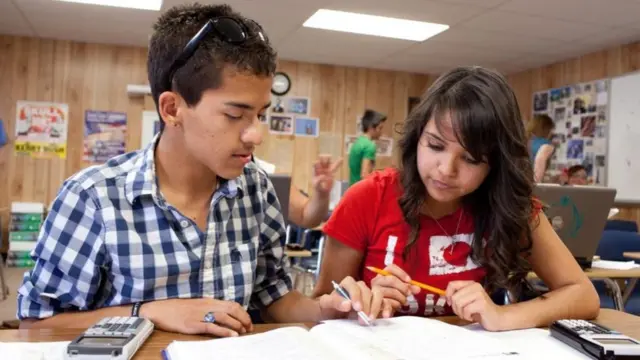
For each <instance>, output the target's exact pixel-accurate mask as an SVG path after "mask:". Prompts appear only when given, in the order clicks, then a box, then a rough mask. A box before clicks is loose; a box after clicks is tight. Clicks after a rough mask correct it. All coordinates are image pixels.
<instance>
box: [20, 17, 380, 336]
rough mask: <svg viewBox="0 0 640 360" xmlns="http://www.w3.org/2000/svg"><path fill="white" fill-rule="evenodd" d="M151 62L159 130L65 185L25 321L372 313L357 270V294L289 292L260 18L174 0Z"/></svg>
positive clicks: (272, 59) (211, 325) (188, 325)
mask: <svg viewBox="0 0 640 360" xmlns="http://www.w3.org/2000/svg"><path fill="white" fill-rule="evenodd" d="M147 66H148V77H149V83H150V86H151V92H152V95H153V99H154V101H155V104H156V107H157V111H158V113H159V115H160V117H161V119H162V128H161V131H160V134H159V135H158V136H156V138H155V139H154V141H153V142H152V144H150V145H149V146H148V147H146V148H145V149H143V150H140V151H135V152H132V153H128V154H125V155H122V156H118V157H115V158H113V159H111V160H109V161H108V162H107V163H106V164H104V165H100V166H94V167H90V168H87V169H85V170H83V171H80V172H79V173H77V174H75V175H74V176H72V177H71V178H69V179H67V180H66V181H65V182H64V184H63V185H62V187H61V189H60V191H59V192H58V194H57V196H56V198H55V200H54V201H53V204H52V208H51V212H50V213H49V214H48V216H47V218H46V220H45V223H44V225H43V228H42V231H41V233H40V236H39V239H38V243H37V245H36V248H35V250H34V252H33V256H34V259H35V261H36V265H35V267H34V268H33V269H32V270H31V271H29V272H27V273H26V274H25V276H24V279H23V284H22V286H21V288H20V289H19V291H18V312H17V315H18V318H19V319H21V320H22V324H21V325H22V326H23V327H40V328H66V327H89V326H91V325H92V324H93V323H95V322H97V321H98V320H100V319H101V318H103V317H107V316H131V315H132V316H142V317H146V318H148V319H150V320H151V321H152V322H154V323H155V325H156V327H157V328H159V329H161V330H166V331H173V332H179V333H187V334H193V333H209V334H213V335H217V336H236V335H238V334H244V333H247V332H250V331H251V330H252V326H253V325H252V323H251V320H250V317H249V315H248V313H247V308H248V306H249V305H250V304H252V305H255V306H257V307H258V308H260V309H261V310H262V311H263V314H264V316H265V318H267V319H270V320H273V321H277V322H307V321H310V322H313V321H319V320H322V319H326V318H334V317H341V316H345V315H346V314H347V313H352V311H353V309H355V310H360V309H364V310H366V311H367V314H372V315H373V316H374V317H375V315H377V314H378V312H379V311H380V306H381V304H382V303H383V302H382V296H381V294H380V293H379V292H377V291H370V290H369V289H368V288H367V287H366V286H365V285H364V284H362V283H359V284H358V283H355V282H354V280H353V279H351V278H347V279H336V281H341V280H342V281H341V284H342V285H343V286H344V288H345V289H346V290H347V291H348V292H351V293H352V294H353V295H354V296H357V299H362V300H361V301H354V302H353V304H352V303H351V302H349V301H346V300H345V299H344V298H342V297H340V296H338V295H337V294H336V293H333V294H331V295H328V296H323V297H321V298H319V299H311V298H308V297H305V296H303V295H302V294H300V293H299V292H296V291H293V290H292V284H291V279H290V276H289V274H288V273H287V271H286V269H285V268H284V261H283V258H284V222H283V218H282V214H281V212H280V204H279V203H278V201H277V197H276V194H275V191H274V189H273V185H272V184H271V182H270V181H269V179H268V178H267V176H266V174H265V173H264V172H262V171H260V170H258V168H257V167H256V165H255V164H254V163H253V162H251V161H250V160H251V155H252V153H253V150H254V148H255V147H256V146H257V145H259V144H260V142H261V141H262V138H261V136H262V135H261V129H260V117H262V116H264V112H265V110H266V109H267V108H268V107H269V99H270V88H271V82H272V75H273V73H274V72H275V68H276V53H275V51H274V50H273V48H272V47H271V45H270V43H269V40H268V38H267V37H266V35H265V33H264V32H263V30H262V29H261V27H260V26H259V25H258V24H256V23H255V22H253V21H251V20H248V19H246V18H244V17H243V16H242V15H240V14H238V13H236V12H234V11H233V10H232V9H231V8H230V7H229V6H226V5H221V6H212V5H184V6H178V7H175V8H172V9H170V10H168V11H167V12H166V13H164V14H163V15H162V16H161V17H160V18H159V19H158V21H157V23H156V24H155V26H154V33H153V35H152V37H151V40H150V44H149V53H148V63H147ZM363 294H364V296H362V295H363Z"/></svg>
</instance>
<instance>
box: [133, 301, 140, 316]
mask: <svg viewBox="0 0 640 360" xmlns="http://www.w3.org/2000/svg"><path fill="white" fill-rule="evenodd" d="M141 306H142V302H137V303H135V304H133V307H132V308H131V316H132V317H140V315H139V313H140V307H141Z"/></svg>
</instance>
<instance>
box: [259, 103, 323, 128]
mask: <svg viewBox="0 0 640 360" xmlns="http://www.w3.org/2000/svg"><path fill="white" fill-rule="evenodd" d="M310 112H311V99H309V98H307V97H300V96H285V97H272V99H271V108H269V110H268V115H267V116H266V117H265V118H264V123H266V124H267V125H268V126H269V132H270V133H271V134H276V135H295V136H303V137H305V136H306V137H318V136H319V134H320V120H319V119H318V118H313V117H310V116H309V113H310Z"/></svg>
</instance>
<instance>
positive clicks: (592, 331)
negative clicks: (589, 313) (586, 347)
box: [559, 320, 620, 335]
mask: <svg viewBox="0 0 640 360" xmlns="http://www.w3.org/2000/svg"><path fill="white" fill-rule="evenodd" d="M559 323H560V324H561V325H564V326H565V327H567V328H569V329H572V330H573V331H575V332H577V333H578V334H580V335H608V334H620V333H619V332H617V331H614V330H610V329H607V328H605V327H603V326H600V325H598V324H595V323H592V322H590V321H586V320H560V321H559Z"/></svg>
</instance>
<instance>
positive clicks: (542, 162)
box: [533, 144, 554, 182]
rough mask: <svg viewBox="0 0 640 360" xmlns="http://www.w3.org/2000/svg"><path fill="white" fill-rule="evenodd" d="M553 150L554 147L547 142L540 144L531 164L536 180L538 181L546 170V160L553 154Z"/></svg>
mask: <svg viewBox="0 0 640 360" xmlns="http://www.w3.org/2000/svg"><path fill="white" fill-rule="evenodd" d="M553 150H554V147H553V146H552V145H549V144H545V145H542V146H541V147H540V149H539V150H538V153H537V154H536V158H535V163H534V166H533V173H534V176H535V181H536V182H540V181H542V179H543V178H544V173H545V172H546V171H547V164H548V160H549V158H550V157H551V155H552V154H553Z"/></svg>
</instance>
